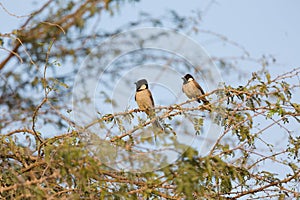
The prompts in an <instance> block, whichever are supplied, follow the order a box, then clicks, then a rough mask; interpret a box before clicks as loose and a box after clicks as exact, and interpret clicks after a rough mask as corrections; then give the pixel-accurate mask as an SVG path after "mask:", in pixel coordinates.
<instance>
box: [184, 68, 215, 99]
mask: <svg viewBox="0 0 300 200" xmlns="http://www.w3.org/2000/svg"><path fill="white" fill-rule="evenodd" d="M182 79H183V85H182V91H183V93H185V95H186V96H187V97H188V98H189V99H192V98H197V101H198V102H199V103H201V101H202V102H203V103H204V105H207V104H209V101H208V100H207V99H206V98H205V97H204V96H203V95H204V94H205V92H204V91H203V89H202V88H201V86H200V85H199V83H197V81H195V79H194V77H193V76H192V75H190V74H186V75H185V76H184V77H182Z"/></svg>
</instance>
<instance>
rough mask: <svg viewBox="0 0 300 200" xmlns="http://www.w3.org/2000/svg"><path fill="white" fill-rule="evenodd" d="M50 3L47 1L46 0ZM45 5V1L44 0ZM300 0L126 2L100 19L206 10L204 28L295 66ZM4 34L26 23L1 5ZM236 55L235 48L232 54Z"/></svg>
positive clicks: (21, 5)
mask: <svg viewBox="0 0 300 200" xmlns="http://www.w3.org/2000/svg"><path fill="white" fill-rule="evenodd" d="M0 2H1V4H2V5H3V6H4V7H5V8H6V9H7V10H8V11H9V12H10V13H13V14H14V15H17V16H23V15H28V14H30V12H31V11H33V10H35V8H37V5H38V3H32V2H35V1H32V0H22V1H20V0H1V1H0ZM41 2H46V1H41ZM39 4H40V3H39ZM299 9H300V1H297V0H288V1H284V0H277V1H274V0H264V1H261V0H251V1H250V0H246V1H240V0H228V1H208V0H201V1H199V0H190V1H188V2H186V1H174V0H164V1H158V0H151V1H149V0H148V1H141V2H138V3H134V4H128V3H126V4H124V6H123V7H122V8H121V9H120V12H119V13H115V15H114V16H113V17H112V18H111V16H109V15H108V14H105V15H104V16H103V18H102V19H101V22H99V23H103V27H111V26H112V24H113V26H117V25H118V24H123V23H125V22H128V21H130V20H134V19H136V18H137V16H138V15H139V13H140V12H141V11H144V12H148V13H150V14H152V15H153V16H162V15H163V14H165V12H166V11H168V10H175V11H177V12H178V13H179V14H181V15H186V16H190V15H191V12H193V11H195V10H199V11H201V12H202V13H203V17H202V23H201V26H202V27H201V28H203V29H206V30H210V31H213V32H216V33H220V34H222V35H224V36H226V37H228V38H229V39H230V40H232V41H235V42H237V43H239V44H240V45H242V46H244V47H245V49H247V51H248V52H250V55H251V56H253V57H260V56H262V55H273V56H275V57H276V60H277V63H278V64H279V65H278V66H277V67H284V69H285V70H287V68H291V69H292V68H295V67H297V66H299V63H300V62H299V61H300V56H299V52H300V39H299V36H300V25H299V20H300V12H299ZM0 19H1V26H0V32H1V33H5V32H11V30H12V29H14V28H18V26H19V25H20V24H21V23H22V22H23V21H24V18H22V17H19V18H17V17H14V16H10V15H8V14H7V13H6V12H5V11H4V10H3V9H0ZM203 45H204V46H205V48H206V49H207V51H208V53H211V54H213V55H232V53H231V51H234V48H231V50H228V51H226V52H224V50H223V49H221V48H216V46H218V45H212V44H210V45H205V44H203ZM233 53H235V52H233Z"/></svg>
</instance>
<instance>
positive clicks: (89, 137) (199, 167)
mask: <svg viewBox="0 0 300 200" xmlns="http://www.w3.org/2000/svg"><path fill="white" fill-rule="evenodd" d="M123 3H127V2H123V1H95V0H93V1H91V0H86V1H78V2H74V1H67V3H66V1H64V2H61V1H53V0H50V1H48V2H47V3H45V4H44V5H42V6H41V8H40V9H38V10H37V11H35V12H33V13H32V14H31V15H29V16H27V17H26V21H25V23H24V24H23V25H22V26H21V27H20V28H19V29H18V30H14V31H12V32H11V33H5V34H4V33H3V34H1V35H0V37H1V41H2V47H1V49H2V51H6V52H7V54H6V55H5V57H2V61H1V65H0V70H1V99H0V104H1V119H0V130H1V140H0V141H1V146H0V148H1V152H2V153H1V162H0V166H1V170H2V174H1V176H0V177H1V185H0V194H1V197H2V198H3V199H31V198H38V199H45V198H47V199H58V198H59V199H77V198H90V199H94V198H97V199H99V198H101V199H102V198H112V199H138V198H139V199H193V198H199V199H227V198H229V199H230V198H231V199H237V198H241V197H246V198H263V197H268V198H270V197H276V198H279V199H284V198H288V197H290V198H299V196H300V191H299V178H300V170H299V155H298V153H299V148H300V142H299V141H300V136H299V132H297V131H293V128H292V127H293V126H295V125H297V123H299V115H300V114H299V113H300V112H299V111H300V110H299V109H300V106H299V104H298V101H297V90H299V86H300V85H299V73H300V69H299V68H297V69H294V70H292V71H289V72H286V73H284V74H281V75H278V76H274V77H272V76H271V75H270V73H268V71H267V70H266V69H265V68H263V69H264V70H262V71H260V72H255V73H252V76H251V77H250V78H249V80H247V81H246V82H245V83H244V84H241V85H240V86H238V87H233V86H231V85H230V84H226V83H224V84H220V85H219V87H217V88H214V89H213V90H211V91H208V92H207V94H206V96H207V98H208V99H210V104H209V105H198V104H195V103H194V102H195V101H196V99H191V100H188V101H186V100H184V101H175V103H169V104H168V105H158V104H157V106H156V108H155V110H156V111H157V115H156V118H153V119H148V118H146V117H143V115H142V113H141V112H140V110H139V109H136V108H134V107H133V108H132V107H130V106H129V108H128V109H124V110H122V111H115V112H106V109H107V108H108V107H109V106H111V105H113V106H115V105H116V104H120V103H121V102H119V101H118V98H117V97H116V98H113V96H111V95H110V94H109V91H110V90H111V89H112V88H113V87H115V84H112V83H114V82H116V81H117V80H119V78H120V77H126V76H125V75H124V74H125V72H126V70H128V69H131V68H130V67H131V66H136V65H141V63H142V64H145V63H146V64H149V63H151V62H154V61H155V62H157V63H163V64H162V65H170V66H175V69H176V71H177V72H179V73H181V74H184V73H185V72H186V71H192V72H194V73H202V74H205V75H206V76H207V77H208V79H209V77H211V76H215V74H210V73H209V71H205V68H203V67H202V66H193V65H192V64H191V63H188V62H186V61H184V60H183V59H181V58H179V57H174V56H173V55H174V54H172V55H171V56H170V54H168V53H166V52H161V51H160V52H157V51H152V50H151V49H150V50H149V49H147V48H144V47H145V44H146V43H147V42H150V43H153V42H154V41H157V40H159V38H160V37H166V38H168V37H170V35H167V36H166V35H165V34H158V35H147V37H145V38H144V37H143V38H140V35H138V34H132V35H134V36H132V37H124V38H122V37H121V39H120V40H118V43H117V45H116V44H115V43H114V42H111V43H109V45H108V46H109V49H107V45H103V46H101V47H97V46H98V45H99V43H102V42H103V41H105V40H106V39H107V38H111V36H114V37H115V35H116V34H118V33H120V32H122V31H123V30H127V29H129V28H135V27H142V26H146V25H152V26H162V27H163V24H164V23H165V22H166V21H164V18H161V19H156V18H153V17H151V16H150V15H147V14H145V13H143V14H142V15H141V18H140V19H139V20H137V21H134V22H129V23H128V24H126V25H124V26H122V27H119V28H117V29H116V30H115V31H105V29H103V28H102V27H101V28H99V27H98V26H96V25H95V24H98V22H99V18H100V17H101V16H102V14H103V13H105V12H111V13H113V12H115V11H116V10H117V9H118V7H120V5H122V4H123ZM168 16H170V17H169V18H166V19H171V21H172V23H173V26H174V27H173V28H174V29H176V30H181V31H185V32H189V31H192V30H193V31H195V33H199V34H200V33H205V34H210V35H211V36H213V37H217V38H219V39H224V37H222V36H221V35H218V34H215V33H212V32H209V31H205V30H201V29H199V28H198V22H197V20H196V18H194V21H191V20H190V18H185V17H182V16H179V15H178V14H177V13H175V12H170V14H169V15H168ZM131 33H132V32H131ZM126 36H128V35H126ZM132 39H134V40H135V42H136V41H138V42H136V43H135V44H138V46H139V47H140V49H141V50H140V51H139V54H135V53H132V52H131V53H130V54H128V55H124V54H122V51H121V49H122V48H123V46H122V45H124V44H125V45H124V46H126V48H128V44H130V43H131V42H132ZM174 42H175V43H176V42H178V43H180V41H174ZM225 42H228V43H231V44H234V45H235V43H232V42H230V41H228V40H226V39H225ZM180 44H181V43H180ZM87 56H88V59H86V57H87ZM115 57H117V58H118V59H116V60H114V62H113V64H112V66H113V67H111V68H107V65H106V64H105V63H107V61H105V59H107V60H108V62H109V61H111V59H112V58H115ZM243 59H244V58H243ZM249 59H250V58H249ZM84 60H85V62H84V63H85V64H84V67H83V69H84V70H83V72H82V68H80V65H81V63H82V62H83V61H84ZM214 62H215V63H217V69H219V70H220V71H221V72H226V71H227V72H228V71H230V70H231V67H232V66H231V65H230V63H227V62H226V61H224V60H223V59H218V58H214ZM266 64H268V63H266V62H265V60H262V66H263V67H265V65H266ZM95 66H97V70H99V71H94V69H95ZM148 67H149V66H148ZM164 70H165V68H159V69H158V71H159V72H160V73H163V71H164ZM147 72H148V73H154V74H155V73H156V72H157V71H150V72H149V70H148V71H147ZM82 73H83V74H82ZM78 74H80V76H78ZM95 74H96V75H95ZM93 75H94V76H96V77H98V75H99V76H101V77H102V78H101V81H100V82H101V83H100V86H99V88H98V89H97V92H98V93H97V94H100V95H99V99H98V104H99V105H97V106H96V107H94V108H95V114H96V117H94V118H93V117H92V118H89V116H90V113H89V112H90V110H87V107H85V106H86V105H90V104H91V101H92V100H91V96H90V95H88V94H89V93H88V92H89V89H86V90H85V87H79V86H78V85H76V83H80V84H79V85H81V86H86V88H89V86H90V81H91V80H90V77H93ZM155 76H156V75H155ZM157 76H158V75H157ZM76 77H79V78H76ZM136 78H137V79H138V78H139V77H136ZM213 78H215V77H213ZM107 80H110V81H107ZM126 81H128V79H125V83H127V82H126ZM175 81H176V80H175ZM127 84H128V85H126V86H128V87H127V88H130V89H132V87H131V86H130V84H132V83H127ZM76 86H77V87H76ZM150 88H151V87H150ZM93 89H94V88H93ZM121 89H122V88H121ZM133 90H134V89H133ZM78 91H79V92H78ZM76 92H78V93H79V95H75V96H74V93H76ZM71 97H73V105H74V106H72V103H70V98H71ZM154 98H155V97H154ZM208 110H210V111H208ZM84 111H86V112H84ZM74 113H75V117H74V115H73V114H74ZM156 119H159V120H160V121H161V123H162V125H163V126H164V128H165V133H163V134H153V133H152V132H153V130H151V123H152V122H154V120H156ZM209 124H212V126H217V127H218V128H219V129H214V128H212V129H209V128H208V127H207V126H208V125H209ZM208 129H209V130H210V131H209V134H207V135H205V134H204V132H205V131H207V130H208ZM277 129H280V130H277ZM269 130H272V131H273V130H276V131H274V132H273V134H274V136H271V137H270V136H268V134H270V132H269ZM49 132H50V133H49ZM213 136H214V137H215V138H213ZM274 137H276V138H282V140H281V141H282V143H280V144H277V143H276V141H277V140H274V139H273V138H274ZM185 138H194V139H195V138H196V139H195V140H197V139H198V140H200V141H202V142H203V141H205V142H204V143H197V142H196V146H195V145H192V144H190V143H188V142H189V141H190V139H188V142H186V140H185ZM206 141H207V142H206ZM158 144H159V145H158ZM198 144H201V145H202V146H204V147H203V148H204V149H205V150H204V151H203V150H200V149H199V148H198V147H197V145H198ZM208 144H209V145H208ZM205 145H208V146H205ZM157 152H159V153H157ZM172 155H175V158H176V159H171V160H168V158H169V157H172ZM274 168H275V169H274ZM276 168H279V169H283V170H276ZM277 171H279V172H280V173H279V172H278V173H277Z"/></svg>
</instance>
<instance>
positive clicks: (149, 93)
mask: <svg viewBox="0 0 300 200" xmlns="http://www.w3.org/2000/svg"><path fill="white" fill-rule="evenodd" d="M147 92H148V95H149V96H150V99H151V104H152V107H154V100H153V97H152V94H151V92H150V90H147Z"/></svg>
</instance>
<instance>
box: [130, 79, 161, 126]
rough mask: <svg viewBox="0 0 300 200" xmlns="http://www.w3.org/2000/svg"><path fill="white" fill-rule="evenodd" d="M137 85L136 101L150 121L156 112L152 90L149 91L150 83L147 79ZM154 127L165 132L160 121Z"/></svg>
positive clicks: (154, 123) (136, 83)
mask: <svg viewBox="0 0 300 200" xmlns="http://www.w3.org/2000/svg"><path fill="white" fill-rule="evenodd" d="M135 85H136V93H135V101H136V103H137V104H138V106H139V108H140V110H142V111H144V112H145V113H146V114H147V115H148V116H149V118H150V119H153V118H154V117H155V110H154V109H153V108H154V100H153V97H152V94H151V92H150V90H149V89H148V82H147V80H146V79H141V80H138V81H137V82H135ZM153 125H154V126H155V127H156V128H158V129H160V130H163V128H162V127H161V125H160V124H159V122H158V120H157V119H156V120H155V121H154V122H153Z"/></svg>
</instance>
